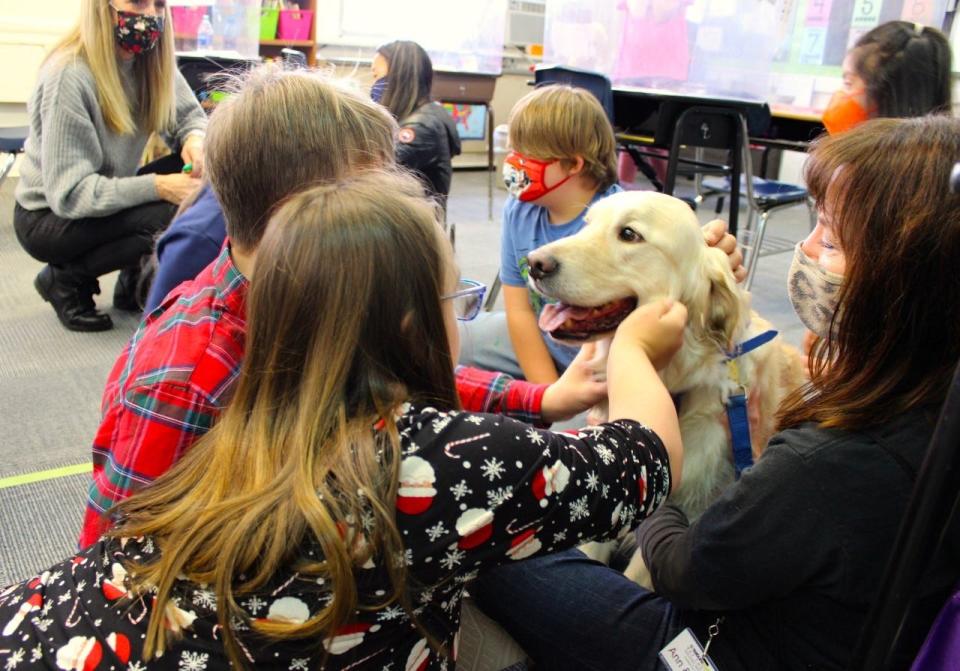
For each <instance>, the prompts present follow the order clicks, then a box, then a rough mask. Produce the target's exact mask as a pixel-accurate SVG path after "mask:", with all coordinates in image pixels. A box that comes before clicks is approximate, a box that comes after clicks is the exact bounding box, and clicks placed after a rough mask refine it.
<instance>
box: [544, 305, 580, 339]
mask: <svg viewBox="0 0 960 671" xmlns="http://www.w3.org/2000/svg"><path fill="white" fill-rule="evenodd" d="M591 311H592V308H578V307H575V306H573V305H565V304H564V303H548V304H547V305H544V306H543V310H541V312H540V320H539V322H538V324H539V326H540V330H541V331H545V332H547V333H550V332H551V331H556V330H557V329H558V328H560V327H561V326H563V325H564V324H565V323H566V322H567V320H568V319H573V320H577V319H585V318H586V317H588V316H589V315H590V312H591Z"/></svg>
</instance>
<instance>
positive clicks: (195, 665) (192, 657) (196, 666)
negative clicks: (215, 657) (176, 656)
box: [177, 650, 210, 671]
mask: <svg viewBox="0 0 960 671" xmlns="http://www.w3.org/2000/svg"><path fill="white" fill-rule="evenodd" d="M208 659H210V655H208V654H207V653H205V652H189V651H187V650H184V651H183V652H181V653H180V663H179V664H178V665H177V668H179V669H180V670H181V671H206V668H207V660H208Z"/></svg>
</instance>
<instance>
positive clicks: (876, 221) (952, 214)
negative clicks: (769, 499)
mask: <svg viewBox="0 0 960 671" xmlns="http://www.w3.org/2000/svg"><path fill="white" fill-rule="evenodd" d="M957 160H960V120H957V119H954V118H952V117H946V116H927V117H919V118H914V119H875V120H873V121H869V122H867V123H865V124H862V125H860V126H857V127H856V128H854V129H853V130H851V131H849V132H846V133H842V134H840V135H831V136H829V137H824V138H822V139H821V140H819V141H817V142H816V144H815V146H814V147H813V149H812V151H811V154H810V158H809V160H808V162H807V167H806V171H805V172H806V180H807V185H808V188H809V189H810V193H811V195H812V196H813V197H814V199H816V201H817V203H818V206H819V207H820V208H821V209H823V208H825V209H826V211H827V212H829V213H830V214H831V221H832V225H831V227H832V230H833V231H834V234H835V236H836V238H837V240H838V242H839V244H840V248H841V249H842V251H843V254H844V258H845V262H846V270H845V272H844V281H843V285H842V286H841V288H840V293H839V304H838V308H837V311H836V313H835V314H834V317H833V323H832V324H831V329H830V330H831V336H830V337H828V338H826V339H824V340H821V341H820V342H819V343H818V344H817V345H816V346H815V347H814V351H813V354H812V357H813V365H812V366H811V368H812V371H811V381H810V384H809V385H808V386H806V387H804V388H802V389H800V390H798V391H797V392H795V393H794V394H792V395H791V396H790V397H789V398H788V399H787V401H786V402H785V403H784V405H783V406H782V408H781V413H780V425H781V428H782V427H785V426H792V425H796V424H798V423H800V422H804V421H814V422H818V423H819V424H820V425H821V426H835V427H842V428H847V429H857V428H862V427H865V426H869V425H871V424H876V423H883V422H887V421H889V420H890V419H891V418H892V417H896V416H897V415H898V414H900V413H903V412H905V411H907V410H911V409H913V408H920V407H929V408H933V409H936V407H937V406H938V405H939V404H941V403H942V402H943V399H944V398H945V396H946V391H947V388H948V386H949V382H950V378H951V375H952V372H953V369H954V367H955V366H956V364H957V360H958V358H960V279H958V272H960V196H958V195H955V194H952V193H950V191H949V177H950V170H951V168H952V166H953V164H954V162H955V161H957Z"/></svg>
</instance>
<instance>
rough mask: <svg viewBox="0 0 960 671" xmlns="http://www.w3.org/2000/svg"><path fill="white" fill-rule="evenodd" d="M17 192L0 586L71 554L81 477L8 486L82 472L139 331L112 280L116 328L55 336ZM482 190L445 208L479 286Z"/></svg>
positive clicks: (781, 274)
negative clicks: (117, 368) (21, 232)
mask: <svg viewBox="0 0 960 671" xmlns="http://www.w3.org/2000/svg"><path fill="white" fill-rule="evenodd" d="M15 182H16V180H15V179H12V178H10V179H7V180H6V182H5V183H4V184H3V185H2V187H0V268H2V270H3V272H2V273H0V585H2V584H5V583H7V582H10V581H15V580H20V579H23V578H25V577H27V576H29V575H32V574H33V572H34V571H36V570H38V569H41V568H43V567H46V566H47V565H49V564H51V563H53V562H54V561H56V560H59V559H62V558H63V557H65V556H67V555H68V554H69V553H70V552H71V551H72V550H73V548H74V541H75V538H76V534H77V531H78V529H79V522H80V518H81V515H82V510H83V501H84V496H85V492H86V487H87V483H88V477H87V476H86V475H82V474H81V475H71V476H68V477H59V478H55V479H48V480H44V481H41V482H35V483H33V484H17V479H18V478H20V477H22V476H24V475H26V474H31V473H35V472H37V471H45V470H47V469H54V468H59V467H63V466H71V465H82V464H87V463H89V460H90V442H91V438H92V436H93V433H94V431H95V429H96V427H97V423H98V418H99V404H100V395H101V392H102V390H103V384H104V381H105V379H106V377H107V374H108V372H109V370H110V367H111V366H112V365H113V362H114V360H115V358H116V356H117V355H118V354H119V353H120V351H121V349H122V348H123V346H124V344H125V343H126V341H127V339H128V338H129V336H130V334H131V333H132V332H133V330H134V328H135V326H136V324H137V321H138V316H136V315H131V314H127V313H119V312H117V311H116V310H113V309H112V307H111V305H110V298H111V296H112V292H113V283H114V281H115V277H116V276H115V274H113V275H110V276H107V277H104V278H102V279H101V287H102V289H103V293H102V294H101V295H100V296H99V297H98V304H99V305H100V307H101V308H102V309H106V310H109V311H110V314H111V316H112V317H113V320H114V323H115V325H116V327H115V328H114V329H113V330H112V331H108V332H105V333H92V334H85V333H71V332H68V331H66V330H65V329H63V327H61V325H60V323H59V322H58V321H57V319H56V316H55V315H54V312H53V310H52V309H51V308H50V306H49V305H47V304H46V303H44V302H43V301H42V300H41V299H40V297H39V296H38V295H37V293H36V291H35V290H34V289H33V284H32V283H33V278H34V276H35V275H36V273H37V272H38V271H39V270H40V268H41V267H42V264H40V263H39V262H37V261H35V260H33V259H31V258H30V257H29V256H28V255H27V254H26V253H25V252H24V251H23V250H22V249H21V248H20V246H19V244H18V243H17V241H16V237H15V235H14V232H13V224H12V212H13V188H14V185H15ZM489 184H490V182H489V181H488V176H487V173H483V172H457V173H456V174H455V176H454V180H453V191H452V193H451V197H450V201H449V221H450V222H451V223H454V224H456V231H457V251H458V258H459V262H460V265H461V270H462V272H463V275H464V276H465V277H472V278H475V279H478V280H480V281H483V282H490V281H492V280H493V278H494V276H495V274H496V269H497V266H498V258H499V238H500V225H499V217H500V211H501V209H502V206H503V200H504V197H505V192H504V191H503V190H502V189H491V188H490V186H489ZM711 205H712V203H711ZM701 209H702V210H705V211H702V212H701V213H700V218H701V220H702V221H707V220H708V219H710V218H712V216H713V215H712V211H711V208H710V207H705V208H701ZM741 221H743V217H742V216H741ZM771 228H772V229H775V232H776V233H778V234H780V235H784V236H786V237H790V238H792V239H794V240H798V239H800V238H801V237H803V235H805V232H806V230H807V218H806V211H805V209H803V208H793V209H791V210H788V211H787V212H785V213H783V214H780V215H777V217H776V218H775V219H774V223H773V224H772V226H771ZM789 263H790V255H789V254H779V255H777V256H771V257H768V258H764V259H762V260H761V262H760V267H759V272H758V275H757V280H756V282H755V285H754V298H753V304H754V307H755V308H756V309H757V310H758V311H759V312H760V313H761V314H763V315H764V316H765V317H767V318H768V319H769V320H770V321H772V322H773V323H774V324H776V325H777V326H778V327H780V329H781V331H782V332H783V333H784V335H785V336H786V338H787V339H788V340H790V341H792V342H795V343H796V342H797V341H798V340H799V337H800V333H801V329H800V325H799V323H798V321H797V319H796V317H795V316H794V315H793V312H792V310H791V308H790V304H789V302H788V301H787V298H786V290H785V280H786V270H787V268H788V267H789Z"/></svg>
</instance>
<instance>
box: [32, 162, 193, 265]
mask: <svg viewBox="0 0 960 671" xmlns="http://www.w3.org/2000/svg"><path fill="white" fill-rule="evenodd" d="M182 167H183V161H181V160H180V158H179V157H178V156H173V157H170V156H168V157H165V158H162V159H160V160H158V161H154V162H153V163H150V164H148V165H146V166H144V167H143V168H141V169H140V171H139V174H146V173H160V174H167V173H171V172H176V171H179V170H180V169H181V168H182ZM176 211H177V206H176V205H172V204H170V203H167V202H165V201H156V202H153V203H145V204H143V205H138V206H136V207H131V208H129V209H126V210H121V211H120V212H117V213H115V214H111V215H109V216H107V217H88V218H84V219H64V218H63V217H59V216H57V215H56V214H54V213H53V211H52V210H50V209H48V208H44V209H42V210H26V209H24V208H22V207H21V206H20V204H19V203H17V205H16V206H15V207H14V211H13V227H14V230H15V231H16V234H17V240H19V241H20V244H21V245H22V246H23V248H24V249H25V250H26V251H27V253H28V254H30V256H32V257H33V258H35V259H37V260H38V261H43V262H44V263H49V264H50V265H52V266H55V267H57V268H61V269H63V270H67V271H69V272H71V273H73V274H75V275H77V276H80V277H88V278H96V277H100V276H101V275H106V274H107V273H109V272H111V271H114V270H120V269H122V268H134V267H139V265H140V260H141V259H142V258H143V257H144V256H145V255H147V254H150V252H152V251H153V243H154V240H155V239H156V237H157V235H159V234H160V233H161V232H162V231H163V230H164V229H165V228H166V227H167V226H168V225H169V224H170V220H171V219H172V218H173V215H174V213H176Z"/></svg>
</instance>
